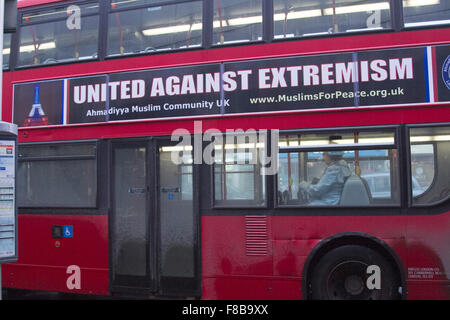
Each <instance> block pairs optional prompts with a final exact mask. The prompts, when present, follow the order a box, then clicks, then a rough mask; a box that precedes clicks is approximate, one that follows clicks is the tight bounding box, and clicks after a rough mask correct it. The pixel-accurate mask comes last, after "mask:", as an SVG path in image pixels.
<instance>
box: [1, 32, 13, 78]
mask: <svg viewBox="0 0 450 320" xmlns="http://www.w3.org/2000/svg"><path fill="white" fill-rule="evenodd" d="M10 55H11V34H10V33H5V34H4V35H3V66H2V67H3V70H6V69H8V68H9V57H10Z"/></svg>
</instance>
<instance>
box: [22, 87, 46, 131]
mask: <svg viewBox="0 0 450 320" xmlns="http://www.w3.org/2000/svg"><path fill="white" fill-rule="evenodd" d="M23 125H24V126H25V127H32V126H45V125H48V116H46V115H45V112H44V109H42V105H41V104H40V102H39V84H35V86H34V103H33V105H32V106H31V111H30V113H29V114H28V118H26V119H25V122H24V124H23Z"/></svg>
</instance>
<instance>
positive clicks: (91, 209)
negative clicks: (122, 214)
mask: <svg viewBox="0 0 450 320" xmlns="http://www.w3.org/2000/svg"><path fill="white" fill-rule="evenodd" d="M82 143H90V144H93V145H94V146H95V154H94V155H72V156H38V157H24V158H19V156H18V159H17V162H18V163H19V162H26V161H58V160H62V161H64V160H94V161H95V170H96V176H95V179H96V181H95V182H96V191H95V193H96V194H95V204H94V205H93V206H20V205H19V204H18V205H17V208H18V209H19V210H20V211H21V212H22V213H36V214H37V213H42V212H45V213H49V214H66V213H67V211H70V212H71V214H77V213H78V214H86V213H89V214H104V213H103V212H102V211H103V210H102V208H101V206H100V199H99V198H100V193H101V192H102V191H101V190H102V188H103V187H102V186H101V182H102V180H103V179H102V177H101V176H102V171H103V168H102V167H101V166H100V158H101V157H102V155H101V154H102V153H104V152H105V151H103V150H102V151H99V150H101V149H103V147H102V143H101V141H100V139H89V140H64V141H53V142H47V141H45V142H26V143H19V144H18V149H19V148H20V146H51V145H73V144H82ZM19 153H20V152H19ZM105 169H106V168H105Z"/></svg>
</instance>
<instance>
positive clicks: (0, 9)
mask: <svg viewBox="0 0 450 320" xmlns="http://www.w3.org/2000/svg"><path fill="white" fill-rule="evenodd" d="M4 19H5V0H0V121H1V120H2V111H3V108H2V101H3V98H2V88H3V24H4V22H5V21H4ZM0 277H1V274H0ZM0 280H1V279H0Z"/></svg>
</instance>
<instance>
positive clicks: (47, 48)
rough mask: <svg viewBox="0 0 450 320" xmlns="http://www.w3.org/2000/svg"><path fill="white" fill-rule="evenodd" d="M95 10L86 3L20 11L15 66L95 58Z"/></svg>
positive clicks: (95, 8) (96, 9) (96, 40)
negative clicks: (17, 51) (22, 12)
mask: <svg viewBox="0 0 450 320" xmlns="http://www.w3.org/2000/svg"><path fill="white" fill-rule="evenodd" d="M98 11H99V8H98V3H95V2H90V3H85V4H77V5H74V4H70V5H65V6H63V7H57V8H54V9H49V10H40V11H31V12H25V13H24V14H22V17H21V26H20V40H19V58H18V66H30V65H39V64H49V63H57V62H66V61H73V60H81V59H90V58H95V57H96V56H97V50H98V28H99V15H98Z"/></svg>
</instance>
